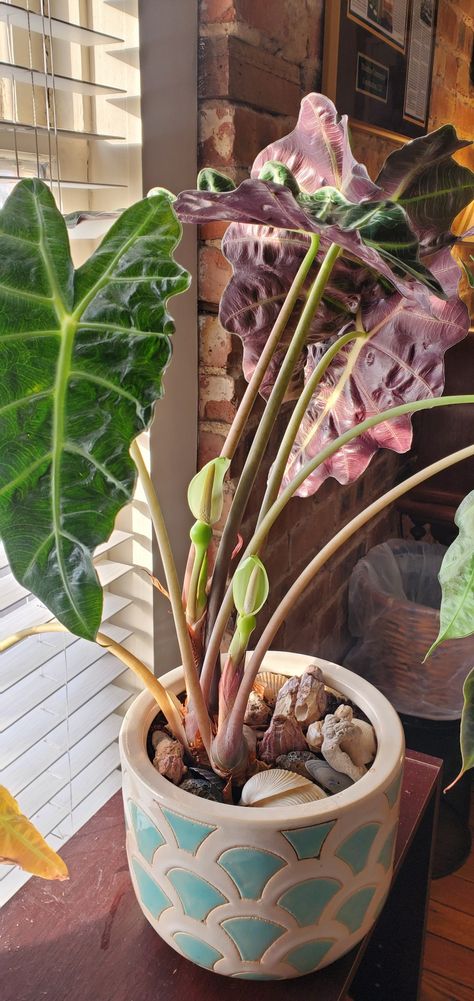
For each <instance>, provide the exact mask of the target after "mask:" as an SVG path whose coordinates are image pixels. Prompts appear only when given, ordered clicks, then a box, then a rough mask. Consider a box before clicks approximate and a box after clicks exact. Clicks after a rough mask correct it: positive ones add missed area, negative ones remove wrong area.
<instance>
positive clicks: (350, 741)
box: [334, 706, 377, 765]
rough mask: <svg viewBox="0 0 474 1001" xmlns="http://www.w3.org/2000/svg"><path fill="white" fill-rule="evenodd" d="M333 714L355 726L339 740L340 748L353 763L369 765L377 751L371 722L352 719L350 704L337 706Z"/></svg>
mask: <svg viewBox="0 0 474 1001" xmlns="http://www.w3.org/2000/svg"><path fill="white" fill-rule="evenodd" d="M334 715H335V716H336V717H337V719H340V720H343V719H346V720H349V721H351V722H353V724H354V727H355V729H354V731H351V733H350V734H348V736H347V737H345V738H344V740H343V741H342V742H341V749H342V750H343V751H345V752H346V754H348V755H349V757H350V759H351V761H353V762H354V764H355V765H369V764H370V763H371V762H372V761H373V760H374V758H375V754H376V751H377V741H376V738H375V731H374V728H373V726H372V724H371V723H366V721H365V720H363V719H354V714H353V711H352V709H351V707H350V706H339V708H338V709H336V712H335V714H334Z"/></svg>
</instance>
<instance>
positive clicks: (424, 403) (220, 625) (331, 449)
mask: <svg viewBox="0 0 474 1001" xmlns="http://www.w3.org/2000/svg"><path fill="white" fill-rule="evenodd" d="M460 403H474V396H472V395H463V396H441V397H439V398H437V399H434V398H433V399H429V400H416V401H414V402H413V403H403V404H401V405H400V406H399V407H392V408H391V409H390V410H386V411H384V413H382V414H377V415H375V416H374V417H368V418H366V420H365V421H362V423H361V424H358V425H357V427H355V428H350V429H349V430H348V431H345V432H344V434H343V435H340V437H339V438H336V439H335V440H334V441H333V442H331V443H330V444H329V445H326V448H324V449H323V450H322V451H321V452H320V453H319V454H318V455H316V456H315V457H314V459H311V460H310V461H309V462H307V463H306V464H305V466H303V468H302V470H301V471H300V473H299V474H298V476H296V477H295V479H294V480H292V482H291V483H289V484H288V486H287V487H286V488H285V490H283V491H282V493H281V494H280V496H279V497H278V499H277V500H276V501H275V503H274V504H272V507H271V508H270V510H269V511H268V512H267V514H266V515H265V517H264V519H263V521H262V522H261V524H260V525H259V526H258V528H257V529H256V531H255V533H254V535H253V536H252V538H251V539H250V541H249V543H248V545H247V548H246V549H245V551H244V553H243V554H242V556H241V558H240V561H239V564H238V566H241V564H242V563H243V561H244V560H245V559H247V557H248V556H254V555H255V554H257V553H258V552H259V550H260V548H261V546H262V545H263V543H264V542H265V539H266V537H267V535H268V533H269V531H270V529H271V528H272V526H273V525H274V523H275V521H276V520H277V518H278V517H279V515H280V514H281V512H282V511H283V509H284V508H285V507H286V505H287V504H288V502H289V501H290V500H291V498H292V497H293V495H294V494H295V493H296V491H297V489H298V487H300V486H301V484H302V483H303V482H304V480H305V479H306V477H307V476H309V474H310V473H312V472H314V470H315V469H317V467H318V466H320V465H321V463H323V462H326V460H327V459H330V458H331V456H332V455H334V453H335V452H337V451H338V450H339V449H340V448H342V447H343V445H347V444H348V442H350V441H352V440H353V439H354V438H358V437H359V436H360V435H361V434H364V433H365V431H368V430H369V429H370V428H372V427H375V426H376V425H377V424H382V423H383V422H384V421H387V420H391V419H392V418H394V417H400V416H402V415H403V414H413V413H416V412H418V411H420V410H432V409H434V408H436V407H447V406H452V405H454V404H460ZM237 569H238V567H236V570H237ZM232 608H233V597H232V586H231V585H229V587H228V588H227V591H226V594H225V596H224V598H223V600H222V604H221V607H220V609H219V613H218V616H217V618H216V622H215V627H214V629H215V632H216V635H222V633H223V632H224V630H225V627H226V625H227V622H228V619H229V616H230V615H231V613H232ZM211 641H212V637H211Z"/></svg>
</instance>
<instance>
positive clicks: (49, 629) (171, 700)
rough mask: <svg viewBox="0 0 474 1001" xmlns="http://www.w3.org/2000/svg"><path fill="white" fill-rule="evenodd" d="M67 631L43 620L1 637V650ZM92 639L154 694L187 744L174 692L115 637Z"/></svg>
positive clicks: (173, 727) (105, 636)
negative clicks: (38, 636) (35, 638)
mask: <svg viewBox="0 0 474 1001" xmlns="http://www.w3.org/2000/svg"><path fill="white" fill-rule="evenodd" d="M67 632H68V630H67V629H66V626H63V625H62V624H61V622H45V623H42V624H40V625H38V626H29V627H28V629H20V630H19V631H18V632H17V633H12V634H11V636H7V637H6V638H5V639H4V640H1V641H0V653H5V651H6V650H9V649H10V648H11V647H12V646H15V644H16V643H20V642H21V641H22V640H24V639H28V637H29V636H37V635H39V634H41V633H67ZM95 641H96V643H98V644H99V646H103V647H106V648H107V649H108V650H110V652H111V653H113V654H114V656H115V657H117V658H118V660H121V661H122V664H125V666H126V667H128V668H130V670H131V671H133V673H134V674H135V675H136V676H137V678H139V679H140V681H141V682H142V683H143V684H144V686H145V688H147V689H148V691H149V692H150V695H153V698H154V699H155V701H156V702H157V703H158V705H159V707H160V709H161V711H162V713H163V715H164V716H165V718H166V720H167V723H168V725H169V727H170V729H171V730H172V732H173V733H174V735H175V737H177V739H178V740H180V741H182V742H183V743H184V744H185V746H187V741H186V734H185V731H184V726H183V722H182V707H181V705H180V703H179V701H178V700H177V699H176V697H175V696H174V695H173V693H172V692H168V691H167V690H166V688H165V687H164V686H163V685H162V684H161V682H160V681H158V678H155V675H154V674H153V672H152V671H150V669H149V668H148V667H146V665H145V664H143V663H142V661H141V660H139V659H138V657H135V655H134V654H133V653H130V650H126V649H125V647H124V646H122V645H121V643H116V642H115V640H112V639H110V637H109V636H107V635H106V634H105V633H97V636H96V640H95Z"/></svg>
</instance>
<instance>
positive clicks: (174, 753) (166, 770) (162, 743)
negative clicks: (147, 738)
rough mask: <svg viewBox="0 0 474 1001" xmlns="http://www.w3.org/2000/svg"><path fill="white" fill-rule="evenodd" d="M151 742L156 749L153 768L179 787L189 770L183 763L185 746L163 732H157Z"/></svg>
mask: <svg viewBox="0 0 474 1001" xmlns="http://www.w3.org/2000/svg"><path fill="white" fill-rule="evenodd" d="M151 740H152V744H153V747H154V748H155V757H154V758H153V766H154V767H155V768H156V769H157V771H158V772H159V773H160V775H164V776H165V778H167V779H169V780H170V782H174V784H175V785H179V783H180V782H181V779H182V778H183V775H185V774H186V772H187V770H188V769H187V768H186V765H185V764H184V761H183V753H184V748H183V745H182V744H181V743H180V742H179V740H174V739H173V738H172V737H169V736H168V734H167V733H165V732H164V731H163V730H155V732H154V733H153V735H152V738H151Z"/></svg>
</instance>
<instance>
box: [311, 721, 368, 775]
mask: <svg viewBox="0 0 474 1001" xmlns="http://www.w3.org/2000/svg"><path fill="white" fill-rule="evenodd" d="M355 729H356V724H355V723H352V722H351V721H350V720H348V719H338V718H337V716H334V715H332V714H329V715H327V716H326V717H325V719H324V722H323V725H322V734H323V743H322V747H321V751H322V754H323V756H324V757H325V759H326V761H327V763H328V764H329V765H331V766H332V768H334V770H335V771H336V772H343V773H344V775H348V776H349V778H351V779H353V781H354V782H356V781H357V779H361V778H362V776H363V775H365V773H366V771H367V769H366V768H365V766H364V765H355V764H354V762H353V761H352V758H350V757H349V755H348V754H347V752H346V751H343V750H342V747H341V744H342V742H343V741H344V740H347V739H348V738H351V737H353V736H354V733H355Z"/></svg>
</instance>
